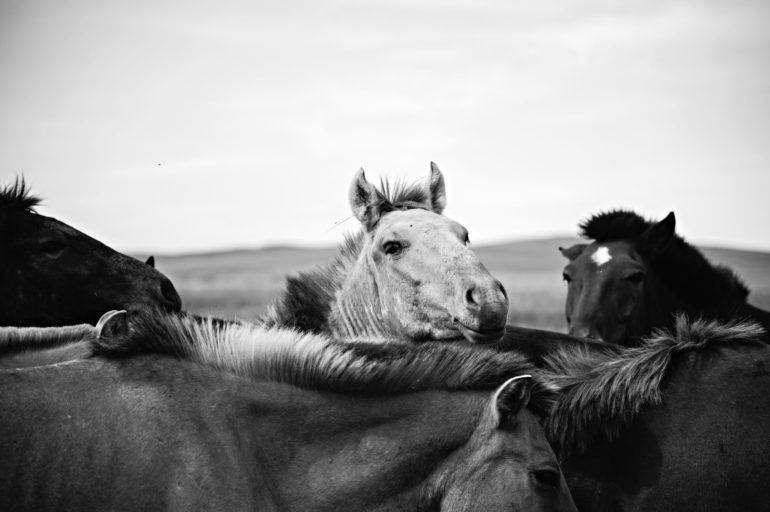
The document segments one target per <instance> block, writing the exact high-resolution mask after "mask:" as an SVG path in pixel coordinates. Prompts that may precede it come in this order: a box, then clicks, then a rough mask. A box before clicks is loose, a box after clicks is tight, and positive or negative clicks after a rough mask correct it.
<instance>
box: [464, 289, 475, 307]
mask: <svg viewBox="0 0 770 512" xmlns="http://www.w3.org/2000/svg"><path fill="white" fill-rule="evenodd" d="M475 290H476V287H474V286H471V287H470V288H468V289H467V290H465V302H466V303H467V304H468V305H471V306H476V305H477V303H476V299H474V298H473V292H474V291H475Z"/></svg>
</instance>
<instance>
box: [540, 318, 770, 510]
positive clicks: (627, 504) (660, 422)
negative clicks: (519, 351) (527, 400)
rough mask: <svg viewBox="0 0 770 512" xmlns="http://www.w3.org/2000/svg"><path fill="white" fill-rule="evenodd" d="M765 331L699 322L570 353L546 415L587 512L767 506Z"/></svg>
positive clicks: (551, 365)
mask: <svg viewBox="0 0 770 512" xmlns="http://www.w3.org/2000/svg"><path fill="white" fill-rule="evenodd" d="M762 335H763V330H762V329H761V328H760V327H759V326H758V325H757V324H751V323H741V322H737V321H734V322H731V323H728V324H719V323H717V322H714V321H705V320H702V319H701V320H697V321H694V322H688V321H687V320H686V319H685V318H684V317H681V316H680V317H678V319H677V322H676V333H675V334H674V335H672V334H669V333H666V332H658V333H657V334H656V335H655V336H654V337H652V338H650V339H648V340H646V341H645V342H644V343H643V344H642V345H640V346H637V347H618V346H613V345H607V350H606V351H600V350H593V351H590V352H589V351H587V350H585V349H583V348H575V347H571V348H564V349H562V350H560V351H557V352H556V353H553V354H551V355H550V356H548V357H547V358H546V361H545V364H544V365H543V373H542V374H541V375H543V376H544V377H543V378H544V379H545V380H546V381H549V384H550V385H551V386H554V387H557V388H559V389H560V391H561V393H560V395H559V396H558V398H557V402H556V405H555V408H554V409H553V412H552V414H551V415H550V416H548V417H547V418H546V420H545V427H546V432H547V434H548V437H549V440H550V441H551V444H552V446H553V447H554V449H555V450H556V451H557V453H558V454H559V458H560V462H561V465H562V470H563V471H564V474H565V476H566V477H567V483H568V485H569V487H570V490H571V492H572V495H573V497H574V499H575V503H576V505H577V506H578V508H579V510H581V511H584V512H604V511H613V512H624V511H637V512H638V511H664V510H682V511H684V510H693V511H695V510H697V511H699V512H712V511H713V512H717V511H719V512H732V511H735V512H739V511H740V512H751V511H765V510H767V503H768V501H767V492H768V489H770V437H768V432H770V347H768V346H767V344H766V343H764V341H763V340H762Z"/></svg>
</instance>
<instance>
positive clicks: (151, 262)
mask: <svg viewBox="0 0 770 512" xmlns="http://www.w3.org/2000/svg"><path fill="white" fill-rule="evenodd" d="M145 263H146V264H147V265H149V266H151V267H152V268H155V256H150V257H149V258H147V261H145Z"/></svg>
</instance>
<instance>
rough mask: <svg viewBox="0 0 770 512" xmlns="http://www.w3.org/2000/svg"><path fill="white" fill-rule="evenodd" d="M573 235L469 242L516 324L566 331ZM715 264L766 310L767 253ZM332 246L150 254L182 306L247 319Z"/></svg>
mask: <svg viewBox="0 0 770 512" xmlns="http://www.w3.org/2000/svg"><path fill="white" fill-rule="evenodd" d="M577 241H578V239H577V238H569V237H563V238H548V239H540V240H528V241H517V242H510V243H504V244H495V245H485V246H478V247H474V250H475V251H476V253H477V254H478V255H479V258H480V259H481V261H482V262H484V265H485V266H486V267H487V268H488V269H489V271H490V272H492V274H494V275H495V276H496V277H497V278H498V279H500V281H502V282H503V284H504V285H505V287H506V289H507V290H508V295H509V297H510V299H511V308H510V312H509V320H510V321H511V322H512V323H514V324H517V325H523V326H530V327H542V328H549V329H555V330H565V329H566V327H565V323H564V311H563V308H564V298H565V295H566V288H565V285H564V283H563V282H562V280H561V272H562V268H563V267H564V264H565V262H566V260H565V259H564V258H563V257H562V255H561V254H560V253H559V251H558V250H557V248H558V247H559V246H568V245H571V244H573V243H575V242H577ZM702 250H703V252H704V254H705V255H706V256H707V257H708V258H709V259H710V260H711V261H712V262H714V263H720V264H723V265H727V266H728V267H730V268H732V269H733V270H735V271H736V272H737V274H738V275H739V276H741V278H742V279H743V280H744V281H745V282H746V284H747V285H748V286H749V288H750V289H751V290H752V293H751V295H750V302H751V303H752V304H754V305H756V306H758V307H761V308H763V309H770V253H765V252H755V251H742V250H734V249H725V248H717V247H704V248H702ZM335 254H337V249H336V248H332V247H329V248H320V249H312V248H301V247H290V246H284V247H269V248H265V249H253V250H250V249H249V250H234V251H224V252H211V253H205V254H203V253H201V254H187V255H175V256H162V255H161V256H157V257H156V260H157V266H158V269H159V270H161V271H162V272H164V273H165V274H166V275H168V276H169V278H171V280H172V281H173V282H174V284H175V285H176V287H177V289H178V290H179V293H180V294H181V296H182V301H183V303H184V305H185V309H188V310H191V311H194V312H197V313H201V314H214V315H217V316H222V317H226V318H232V317H236V318H242V319H252V318H255V317H256V316H258V315H259V314H261V313H262V312H263V311H264V310H265V308H266V307H267V305H268V304H269V303H270V302H271V301H272V300H273V299H274V298H275V297H276V295H277V294H278V292H279V291H280V290H281V288H282V287H283V285H284V283H285V279H286V276H288V275H293V274H296V273H297V272H298V271H300V270H307V269H310V268H313V267H314V266H316V265H321V264H325V263H327V262H329V261H330V260H331V259H332V258H333V257H334V255H335Z"/></svg>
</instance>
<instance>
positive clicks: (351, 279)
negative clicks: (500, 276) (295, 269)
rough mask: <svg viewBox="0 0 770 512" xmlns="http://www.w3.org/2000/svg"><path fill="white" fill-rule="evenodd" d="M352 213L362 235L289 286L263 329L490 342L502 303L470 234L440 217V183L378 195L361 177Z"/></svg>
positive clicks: (353, 191)
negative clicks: (471, 245) (470, 240)
mask: <svg viewBox="0 0 770 512" xmlns="http://www.w3.org/2000/svg"><path fill="white" fill-rule="evenodd" d="M349 199H350V207H351V209H352V211H353V214H354V216H355V217H356V219H357V220H358V221H359V222H360V223H361V226H362V229H361V231H360V232H359V233H358V234H357V235H355V236H353V237H350V238H348V239H347V240H346V242H345V244H344V245H343V246H342V247H341V249H340V254H339V256H338V257H337V258H336V260H335V261H333V262H332V263H331V264H330V265H327V266H325V267H322V268H320V269H318V270H315V271H311V272H303V273H300V274H299V275H298V276H297V277H291V278H289V279H288V282H287V285H286V288H285V289H284V291H283V292H282V294H281V295H280V296H279V298H278V300H276V302H275V303H274V304H273V305H272V306H271V308H270V309H269V310H268V313H267V314H266V316H265V321H266V323H267V325H278V326H285V327H294V328H298V329H300V330H303V331H309V332H315V333H327V334H332V335H334V336H335V337H337V338H343V339H349V340H354V339H362V338H364V339H370V340H371V339H382V340H401V341H427V340H457V339H466V340H468V341H471V342H474V343H492V342H495V341H497V340H499V339H500V338H501V337H502V336H503V333H504V329H505V323H506V318H507V314H508V297H507V295H506V293H505V290H504V288H503V286H502V284H501V283H500V281H498V280H497V279H495V278H494V277H493V276H492V275H490V273H489V272H488V271H487V270H486V268H485V267H484V266H483V264H482V263H481V262H480V261H479V259H478V258H477V257H476V255H475V254H474V253H473V251H472V250H471V249H470V248H469V247H468V244H469V240H468V231H467V230H466V229H465V228H464V227H463V226H462V225H460V224H458V223H457V222H455V221H453V220H451V219H449V218H447V217H445V216H443V215H442V212H443V210H444V207H445V206H446V191H445V185H444V177H443V175H442V174H441V171H440V170H439V169H438V167H437V166H436V164H434V163H431V172H430V178H429V180H428V183H427V184H425V183H418V184H416V185H412V186H404V185H396V186H390V185H389V184H388V183H387V182H383V183H382V186H381V187H380V188H379V189H378V188H376V187H374V186H373V185H372V184H371V183H369V182H368V181H367V180H366V176H365V175H364V172H363V170H361V171H359V172H358V173H357V174H356V175H355V177H354V179H353V182H352V184H351V186H350V191H349Z"/></svg>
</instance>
